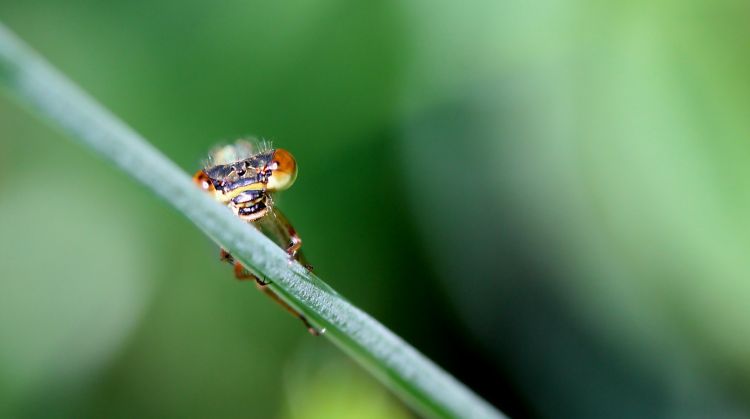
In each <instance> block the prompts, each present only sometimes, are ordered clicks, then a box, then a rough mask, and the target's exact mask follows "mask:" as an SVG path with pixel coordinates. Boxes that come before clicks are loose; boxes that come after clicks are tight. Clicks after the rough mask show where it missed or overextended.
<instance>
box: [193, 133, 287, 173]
mask: <svg viewBox="0 0 750 419" xmlns="http://www.w3.org/2000/svg"><path fill="white" fill-rule="evenodd" d="M272 147H273V145H272V143H271V141H269V140H266V139H260V140H259V139H257V138H255V137H248V138H243V139H239V140H237V141H235V142H234V144H225V145H219V146H216V147H214V148H212V149H211V151H210V152H209V154H208V158H207V159H206V160H205V161H204V167H213V166H218V165H224V164H232V163H236V162H238V161H242V160H246V159H249V158H250V157H253V156H256V155H259V154H265V153H269V152H270V151H271V150H273V148H272Z"/></svg>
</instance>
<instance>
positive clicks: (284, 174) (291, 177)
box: [266, 148, 297, 191]
mask: <svg viewBox="0 0 750 419" xmlns="http://www.w3.org/2000/svg"><path fill="white" fill-rule="evenodd" d="M266 169H267V170H270V171H271V176H269V177H268V185H267V188H268V190H269V191H281V190H284V189H288V188H289V187H290V186H292V184H293V183H294V181H295V180H297V162H296V161H295V160H294V157H292V154H291V153H290V152H288V151H286V150H284V149H282V148H277V149H276V150H275V151H274V152H273V157H272V158H271V162H270V163H268V166H266Z"/></svg>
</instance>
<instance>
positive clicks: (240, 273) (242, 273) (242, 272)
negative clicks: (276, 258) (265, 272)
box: [219, 249, 268, 285]
mask: <svg viewBox="0 0 750 419" xmlns="http://www.w3.org/2000/svg"><path fill="white" fill-rule="evenodd" d="M219 259H220V260H221V261H222V262H227V263H229V264H230V265H233V266H234V277H235V278H237V279H239V280H240V281H245V280H249V279H254V280H255V282H257V283H258V285H268V282H266V281H263V280H262V279H260V277H258V276H257V275H255V274H254V273H252V272H250V271H249V270H247V269H246V268H245V266H243V265H242V264H241V263H240V262H237V261H236V260H234V257H232V255H230V254H229V252H227V251H226V250H224V249H221V250H220V251H219Z"/></svg>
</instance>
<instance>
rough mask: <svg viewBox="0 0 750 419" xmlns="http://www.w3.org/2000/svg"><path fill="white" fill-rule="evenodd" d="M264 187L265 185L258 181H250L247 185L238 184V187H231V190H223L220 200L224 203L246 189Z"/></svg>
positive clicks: (260, 188) (258, 189) (256, 189)
mask: <svg viewBox="0 0 750 419" xmlns="http://www.w3.org/2000/svg"><path fill="white" fill-rule="evenodd" d="M265 187H266V185H264V184H262V183H260V182H255V183H251V184H249V185H245V186H240V187H239V188H235V189H232V190H231V191H228V192H224V193H223V194H222V195H221V198H222V201H224V202H225V203H226V202H229V201H231V200H232V199H234V198H236V197H237V196H238V195H240V194H241V193H243V192H246V191H262V190H263V189H265Z"/></svg>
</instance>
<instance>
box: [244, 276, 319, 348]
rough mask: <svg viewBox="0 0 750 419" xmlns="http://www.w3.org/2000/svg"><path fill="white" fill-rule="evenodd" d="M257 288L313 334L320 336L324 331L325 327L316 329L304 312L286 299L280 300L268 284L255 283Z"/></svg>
mask: <svg viewBox="0 0 750 419" xmlns="http://www.w3.org/2000/svg"><path fill="white" fill-rule="evenodd" d="M256 285H257V287H258V289H259V290H260V291H261V292H262V293H263V294H266V295H267V296H268V297H270V298H271V299H272V300H274V301H276V303H278V304H279V305H280V306H282V307H284V308H285V309H286V310H287V311H288V312H289V313H291V314H292V315H293V316H294V317H296V318H298V319H300V320H301V321H302V323H303V324H304V325H305V327H306V328H307V331H308V332H310V334H311V335H313V336H320V335H322V334H323V333H325V329H323V330H318V329H316V328H315V327H313V325H312V324H310V322H309V321H308V320H307V317H305V315H304V314H302V313H300V312H299V311H297V310H296V309H295V308H294V307H292V306H290V305H289V304H287V303H286V301H284V300H282V299H281V297H279V295H278V294H276V293H275V292H274V291H273V290H272V289H271V288H269V287H268V285H263V284H260V283H258V284H256Z"/></svg>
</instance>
